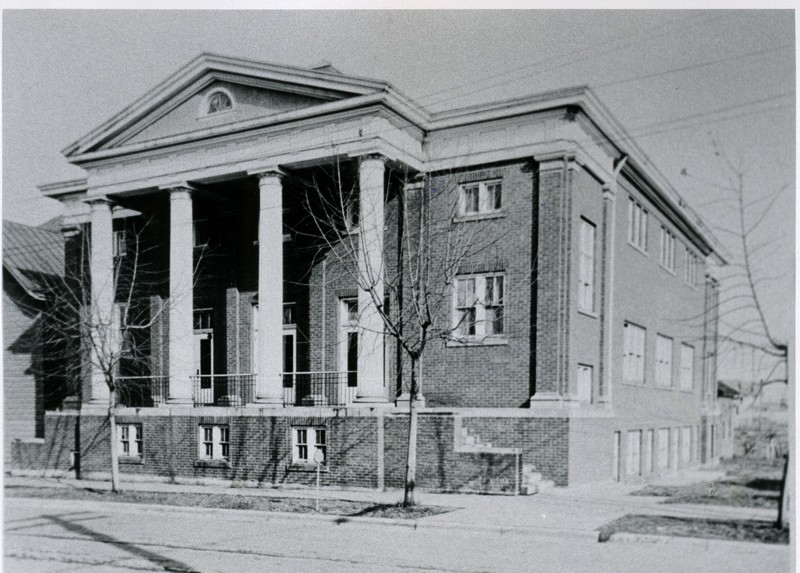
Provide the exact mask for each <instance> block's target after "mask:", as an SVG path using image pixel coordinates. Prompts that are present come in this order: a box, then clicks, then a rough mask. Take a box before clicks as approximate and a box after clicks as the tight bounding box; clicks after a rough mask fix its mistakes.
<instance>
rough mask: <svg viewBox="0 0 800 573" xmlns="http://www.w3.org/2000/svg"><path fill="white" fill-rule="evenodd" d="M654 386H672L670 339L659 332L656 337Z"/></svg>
mask: <svg viewBox="0 0 800 573" xmlns="http://www.w3.org/2000/svg"><path fill="white" fill-rule="evenodd" d="M656 386H659V387H661V388H668V387H670V386H672V339H671V338H668V337H666V336H663V335H661V334H659V335H658V336H657V337H656Z"/></svg>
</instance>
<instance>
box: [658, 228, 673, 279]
mask: <svg viewBox="0 0 800 573" xmlns="http://www.w3.org/2000/svg"><path fill="white" fill-rule="evenodd" d="M661 266H662V267H664V269H666V270H668V271H669V272H671V273H673V274H675V234H674V233H673V232H672V231H670V230H669V229H667V228H666V227H665V226H664V225H661Z"/></svg>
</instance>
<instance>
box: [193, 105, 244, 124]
mask: <svg viewBox="0 0 800 573" xmlns="http://www.w3.org/2000/svg"><path fill="white" fill-rule="evenodd" d="M235 112H236V108H233V107H232V108H231V109H224V110H222V111H214V112H211V113H204V114H203V115H201V116H200V117H198V118H197V120H198V121H204V120H207V119H214V118H217V117H224V116H226V115H232V114H233V113H235Z"/></svg>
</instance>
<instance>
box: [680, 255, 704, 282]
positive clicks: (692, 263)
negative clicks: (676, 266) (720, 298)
mask: <svg viewBox="0 0 800 573" xmlns="http://www.w3.org/2000/svg"><path fill="white" fill-rule="evenodd" d="M699 267H700V257H698V256H697V255H695V254H694V251H692V250H691V249H690V248H689V247H686V275H685V277H684V279H685V280H686V284H688V285H691V286H697V272H698V269H699Z"/></svg>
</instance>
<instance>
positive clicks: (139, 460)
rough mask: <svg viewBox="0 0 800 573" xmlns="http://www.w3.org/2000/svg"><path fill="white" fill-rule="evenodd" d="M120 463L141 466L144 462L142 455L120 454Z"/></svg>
mask: <svg viewBox="0 0 800 573" xmlns="http://www.w3.org/2000/svg"><path fill="white" fill-rule="evenodd" d="M118 459H119V463H121V464H125V465H132V466H139V465H142V464H143V463H144V458H143V457H142V456H122V455H121V456H119V458H118Z"/></svg>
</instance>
